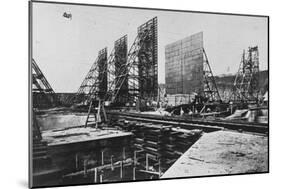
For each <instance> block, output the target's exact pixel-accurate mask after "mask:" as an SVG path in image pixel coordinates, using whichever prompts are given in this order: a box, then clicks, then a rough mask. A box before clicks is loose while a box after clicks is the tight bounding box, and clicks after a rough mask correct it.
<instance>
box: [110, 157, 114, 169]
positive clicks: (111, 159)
mask: <svg viewBox="0 0 281 189" xmlns="http://www.w3.org/2000/svg"><path fill="white" fill-rule="evenodd" d="M110 162H111V170H112V171H114V166H113V155H112V156H111V157H110Z"/></svg>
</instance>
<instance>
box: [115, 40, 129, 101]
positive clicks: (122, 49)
mask: <svg viewBox="0 0 281 189" xmlns="http://www.w3.org/2000/svg"><path fill="white" fill-rule="evenodd" d="M127 51H128V42H127V35H125V36H123V37H121V38H120V39H118V40H116V41H115V43H114V58H115V62H114V64H115V65H114V66H115V78H116V79H118V78H121V79H123V78H124V82H123V83H122V85H121V84H118V85H119V86H116V88H119V87H121V88H120V91H119V93H118V96H117V97H116V102H119V103H125V102H127V100H128V95H129V93H128V92H129V89H128V77H126V74H127V72H128V70H127V68H126V66H127ZM120 85H121V86H120Z"/></svg>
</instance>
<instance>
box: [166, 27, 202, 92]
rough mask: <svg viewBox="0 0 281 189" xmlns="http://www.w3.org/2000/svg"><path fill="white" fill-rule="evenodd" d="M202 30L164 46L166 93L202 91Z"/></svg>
mask: <svg viewBox="0 0 281 189" xmlns="http://www.w3.org/2000/svg"><path fill="white" fill-rule="evenodd" d="M203 62H204V59H203V32H199V33H196V34H194V35H191V36H189V37H186V38H184V39H182V40H179V41H176V42H174V43H171V44H168V45H167V46H166V47H165V72H166V77H165V80H166V85H167V88H166V92H167V94H192V93H194V92H195V93H202V91H203Z"/></svg>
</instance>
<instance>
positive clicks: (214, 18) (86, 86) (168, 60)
mask: <svg viewBox="0 0 281 189" xmlns="http://www.w3.org/2000/svg"><path fill="white" fill-rule="evenodd" d="M28 66H29V117H30V122H29V173H30V174H29V185H30V186H31V187H54V186H70V185H85V184H103V183H120V182H136V181H151V180H167V179H179V178H195V177H207V176H226V175H242V174H243V175H244V174H257V173H269V93H270V92H269V16H266V15H264V16H263V15H250V14H247V13H245V14H244V15H243V14H233V13H213V12H199V11H198V12H197V11H183V10H181V11H180V10H168V9H167V10H165V9H152V8H142V7H122V6H112V5H110V6H108V5H91V4H75V3H60V2H41V1H30V2H29V63H28Z"/></svg>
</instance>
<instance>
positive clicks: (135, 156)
mask: <svg viewBox="0 0 281 189" xmlns="http://www.w3.org/2000/svg"><path fill="white" fill-rule="evenodd" d="M136 165H137V152H136V151H134V166H136Z"/></svg>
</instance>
